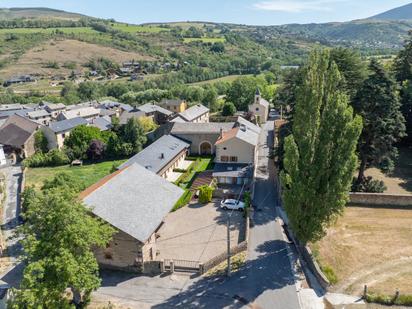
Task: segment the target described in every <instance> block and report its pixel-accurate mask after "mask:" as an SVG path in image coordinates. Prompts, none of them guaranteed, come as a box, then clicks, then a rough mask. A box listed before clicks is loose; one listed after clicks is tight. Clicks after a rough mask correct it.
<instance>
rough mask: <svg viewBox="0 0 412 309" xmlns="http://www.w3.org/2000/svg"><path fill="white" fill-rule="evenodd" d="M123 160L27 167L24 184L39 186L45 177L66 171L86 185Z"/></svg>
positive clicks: (48, 177)
mask: <svg viewBox="0 0 412 309" xmlns="http://www.w3.org/2000/svg"><path fill="white" fill-rule="evenodd" d="M125 161H126V160H121V161H107V162H102V163H96V164H87V165H83V166H76V167H71V166H69V165H65V166H59V167H40V168H29V169H28V170H27V173H26V186H35V187H36V188H41V186H42V185H43V182H44V181H45V180H46V179H52V178H53V177H54V176H55V175H56V174H58V173H67V174H69V175H71V176H73V177H74V178H76V179H78V180H79V181H82V182H83V183H84V184H85V185H86V187H88V186H90V185H92V184H94V183H96V182H97V181H99V180H100V179H101V178H103V177H104V176H107V175H109V174H110V171H111V169H112V167H113V164H115V165H120V164H122V163H123V162H125Z"/></svg>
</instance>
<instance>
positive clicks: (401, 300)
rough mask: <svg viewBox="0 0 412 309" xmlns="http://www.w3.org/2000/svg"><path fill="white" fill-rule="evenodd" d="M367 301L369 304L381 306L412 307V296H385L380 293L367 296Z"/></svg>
mask: <svg viewBox="0 0 412 309" xmlns="http://www.w3.org/2000/svg"><path fill="white" fill-rule="evenodd" d="M366 301H367V302H368V303H376V304H381V305H388V306H392V305H398V306H411V305H412V295H399V296H398V297H396V296H395V295H393V296H390V295H383V294H378V293H368V294H367V295H366Z"/></svg>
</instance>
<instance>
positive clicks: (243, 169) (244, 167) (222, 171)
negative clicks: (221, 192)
mask: <svg viewBox="0 0 412 309" xmlns="http://www.w3.org/2000/svg"><path fill="white" fill-rule="evenodd" d="M212 175H213V177H235V178H238V177H242V178H251V177H252V175H253V168H252V165H251V164H241V163H233V164H232V163H230V164H228V163H216V164H215V166H214V169H213V174H212Z"/></svg>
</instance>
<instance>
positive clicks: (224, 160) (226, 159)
mask: <svg viewBox="0 0 412 309" xmlns="http://www.w3.org/2000/svg"><path fill="white" fill-rule="evenodd" d="M220 161H221V162H229V157H228V156H221V157H220Z"/></svg>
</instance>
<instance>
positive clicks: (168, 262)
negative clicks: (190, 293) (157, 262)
mask: <svg viewBox="0 0 412 309" xmlns="http://www.w3.org/2000/svg"><path fill="white" fill-rule="evenodd" d="M172 264H174V271H181V272H200V262H199V261H188V260H172V259H165V260H164V268H165V270H166V271H171V270H172Z"/></svg>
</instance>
